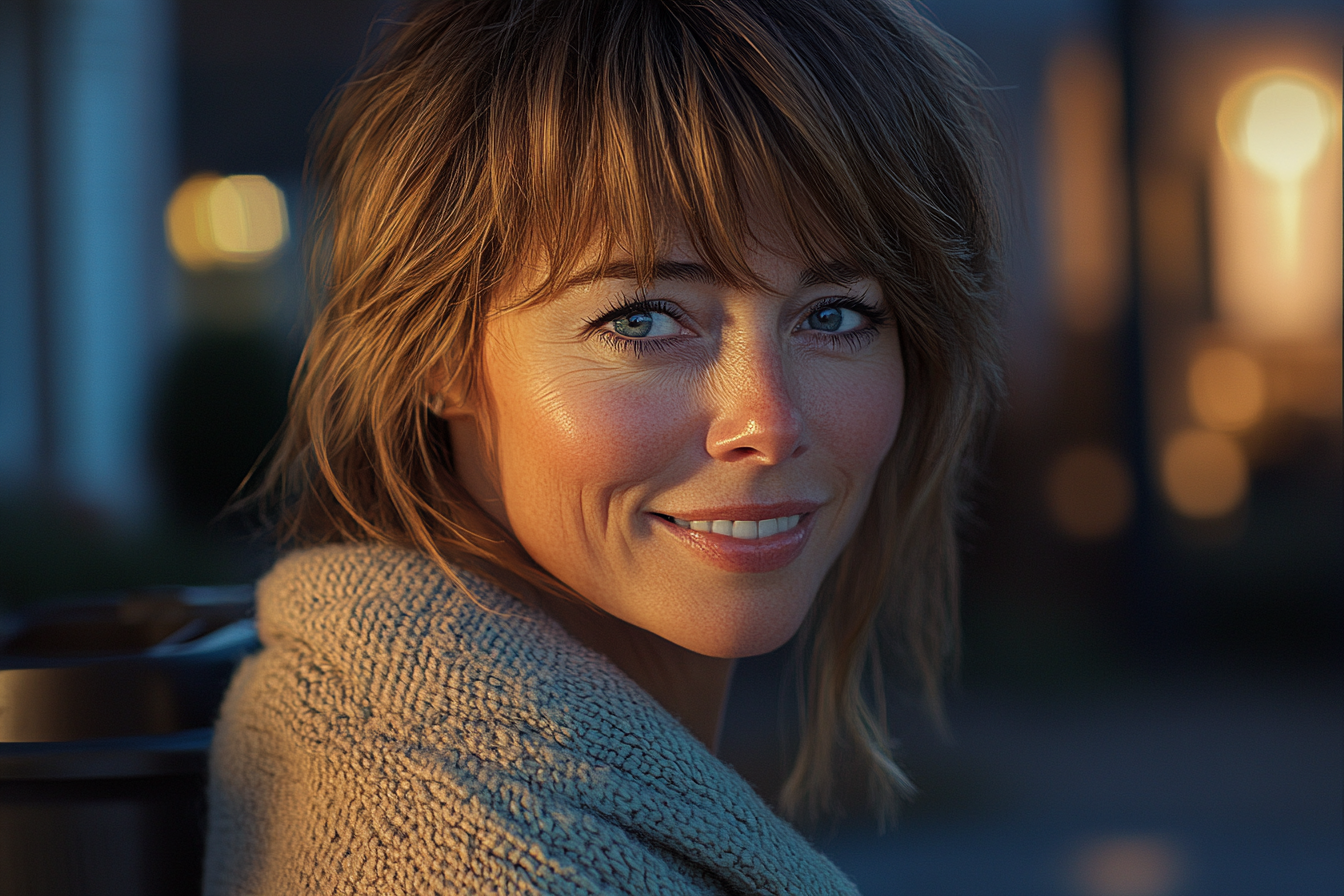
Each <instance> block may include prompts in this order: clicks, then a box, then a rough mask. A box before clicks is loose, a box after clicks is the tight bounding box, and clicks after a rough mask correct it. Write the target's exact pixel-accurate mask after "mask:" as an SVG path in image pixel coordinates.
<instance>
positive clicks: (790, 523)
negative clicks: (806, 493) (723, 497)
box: [651, 502, 820, 573]
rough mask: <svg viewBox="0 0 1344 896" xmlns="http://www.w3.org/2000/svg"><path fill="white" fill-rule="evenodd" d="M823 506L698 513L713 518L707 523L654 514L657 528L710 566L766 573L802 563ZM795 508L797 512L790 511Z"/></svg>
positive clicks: (809, 504)
mask: <svg viewBox="0 0 1344 896" xmlns="http://www.w3.org/2000/svg"><path fill="white" fill-rule="evenodd" d="M819 506H820V505H818V504H816V503H812V502H789V503H787V504H781V505H775V506H763V507H760V508H759V509H758V508H753V507H748V506H737V507H726V506H725V507H717V508H703V509H699V512H697V513H695V515H696V516H705V517H710V518H709V519H702V520H689V519H684V518H682V517H679V516H674V515H672V514H668V513H652V514H651V516H652V517H653V518H654V519H656V520H658V521H659V526H658V528H660V529H662V530H663V531H664V532H666V533H667V534H668V535H670V536H672V538H673V539H674V540H675V541H678V542H680V543H681V544H682V545H683V546H684V547H685V548H689V549H690V550H691V551H692V552H693V553H694V554H695V555H697V556H699V557H700V558H701V559H702V560H704V561H707V562H708V563H709V564H710V565H711V566H716V567H718V568H719V569H722V570H724V571H726V572H753V573H761V572H773V571H775V570H778V569H783V568H784V567H786V566H788V565H789V564H790V563H792V562H793V561H794V560H796V559H798V556H799V555H800V554H801V553H802V552H803V548H804V547H805V546H806V545H807V542H808V539H809V536H810V535H811V534H812V528H813V525H814V523H815V522H816V516H817V515H816V514H815V513H813V512H812V511H814V510H815V509H816V508H817V507H819ZM790 510H792V511H794V512H793V513H789V512H788V511H790ZM716 511H717V512H716ZM725 511H727V512H725ZM734 511H735V512H734ZM711 514H712V516H711ZM766 514H773V515H772V516H766ZM724 517H748V519H740V518H739V519H731V518H727V519H725V518H724ZM750 517H757V518H756V519H750ZM761 517H764V519H762V518H761Z"/></svg>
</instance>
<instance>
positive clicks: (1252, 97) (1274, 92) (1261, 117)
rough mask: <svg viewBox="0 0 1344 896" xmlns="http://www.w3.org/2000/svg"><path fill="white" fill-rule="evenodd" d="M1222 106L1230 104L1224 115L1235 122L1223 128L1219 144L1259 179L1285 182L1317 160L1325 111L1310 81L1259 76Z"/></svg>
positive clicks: (1322, 96) (1326, 130)
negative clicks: (1224, 142)
mask: <svg viewBox="0 0 1344 896" xmlns="http://www.w3.org/2000/svg"><path fill="white" fill-rule="evenodd" d="M1225 103H1232V104H1234V105H1233V107H1232V108H1229V109H1228V112H1227V113H1226V114H1227V115H1228V116H1233V115H1235V116H1237V117H1238V118H1239V119H1240V120H1239V122H1238V123H1237V124H1236V125H1225V126H1224V134H1225V137H1224V139H1230V140H1231V142H1232V144H1233V146H1234V148H1235V149H1236V151H1238V152H1239V153H1240V154H1241V155H1242V156H1243V157H1244V158H1245V159H1246V160H1247V161H1248V162H1250V163H1251V164H1252V165H1253V166H1255V168H1256V169H1257V170H1259V171H1260V172H1262V173H1263V174H1265V175H1267V176H1269V177H1271V178H1273V179H1274V180H1277V181H1280V182H1282V183H1291V182H1294V181H1296V180H1298V179H1299V178H1301V177H1302V175H1304V174H1306V173H1307V171H1308V170H1309V169H1310V168H1311V167H1312V166H1313V165H1315V164H1316V162H1318V161H1319V160H1320V158H1321V151H1322V150H1324V149H1325V144H1326V141H1327V140H1328V139H1329V137H1330V118H1331V114H1330V111H1331V110H1330V101H1329V97H1328V96H1327V95H1326V93H1325V91H1324V90H1322V89H1321V88H1320V87H1319V86H1317V85H1316V83H1315V82H1313V81H1311V80H1308V79H1307V78H1305V77H1303V76H1302V75H1299V74H1295V73H1275V74H1269V75H1264V76H1260V77H1257V78H1255V79H1253V80H1252V81H1251V83H1249V84H1247V85H1245V86H1244V87H1242V88H1241V90H1240V91H1233V92H1231V93H1230V94H1229V97H1228V99H1227V100H1225ZM1238 107H1239V108H1238ZM1229 131H1230V133H1228V132H1229Z"/></svg>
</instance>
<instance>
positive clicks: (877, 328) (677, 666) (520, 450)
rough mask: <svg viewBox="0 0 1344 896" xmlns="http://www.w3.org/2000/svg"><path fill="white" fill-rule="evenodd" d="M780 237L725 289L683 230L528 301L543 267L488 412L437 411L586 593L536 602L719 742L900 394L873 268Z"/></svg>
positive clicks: (494, 336) (805, 592)
mask: <svg viewBox="0 0 1344 896" xmlns="http://www.w3.org/2000/svg"><path fill="white" fill-rule="evenodd" d="M756 223H760V222H756ZM762 230H764V232H766V233H769V232H770V231H769V230H768V222H767V225H766V227H763V228H758V229H756V230H753V232H762ZM774 244H775V243H764V242H758V243H753V244H752V245H749V246H748V247H747V250H746V252H745V257H746V259H747V261H748V263H749V265H750V266H751V269H752V271H753V272H754V273H755V274H756V276H757V277H758V278H759V280H760V283H761V284H762V285H761V286H750V287H741V286H730V285H726V284H723V283H719V282H717V281H716V280H715V278H714V277H713V276H712V275H711V274H710V272H709V269H708V268H707V267H706V266H705V265H704V264H703V263H702V261H701V260H700V259H699V258H698V257H697V256H696V254H695V252H694V250H693V249H692V248H691V244H690V241H689V240H688V239H687V238H685V236H684V235H681V236H680V237H677V238H674V239H672V240H671V241H670V242H669V245H668V246H667V247H666V249H665V251H664V252H663V253H662V258H661V259H660V261H659V263H658V265H656V266H655V270H654V274H655V276H654V278H653V279H652V280H651V281H650V282H648V283H646V284H643V285H642V286H641V285H640V284H638V283H637V282H636V281H635V280H634V279H633V276H634V272H633V269H625V268H623V266H622V262H621V260H620V259H617V260H616V263H615V264H609V265H608V266H607V267H606V268H605V269H604V271H603V272H600V274H599V273H598V272H591V271H590V272H584V271H583V269H582V265H580V274H579V275H576V276H575V277H573V278H571V279H570V280H568V281H567V282H565V283H563V284H561V288H560V289H559V290H558V291H557V292H556V293H555V294H553V295H551V296H548V297H546V298H544V299H542V300H540V301H536V302H530V303H526V304H522V303H519V302H518V301H517V300H518V298H520V297H522V296H526V295H528V289H529V287H530V286H531V283H530V282H529V281H530V279H531V277H533V276H536V277H540V276H541V274H542V273H544V272H539V271H535V270H533V271H531V272H530V273H529V275H528V276H526V277H520V278H519V282H518V283H516V284H515V285H514V286H513V287H512V288H511V289H510V290H507V291H506V292H505V294H502V295H500V296H499V297H498V299H497V302H496V307H497V308H501V309H504V310H501V311H499V312H496V313H495V314H493V315H492V316H491V318H490V319H489V320H488V321H487V324H486V328H485V336H484V339H485V344H484V346H483V355H482V374H483V375H482V379H481V389H482V390H484V392H485V393H486V396H487V397H486V399H485V401H488V404H489V407H490V408H491V413H490V417H491V422H490V425H489V426H488V427H482V426H481V418H482V416H483V415H484V413H485V411H484V410H483V408H482V407H477V406H476V404H475V403H474V402H471V401H467V402H462V403H459V404H456V405H452V404H450V405H449V406H448V407H446V408H445V409H444V411H443V416H444V417H445V418H446V419H447V420H448V422H449V426H450V431H451V436H452V440H453V453H454V458H455V461H456V468H457V471H458V474H459V475H460V476H461V478H462V482H463V484H464V485H465V487H466V488H467V489H468V491H469V492H470V493H471V494H472V495H473V497H475V498H476V499H477V501H478V502H479V503H480V504H481V506H482V507H483V508H485V509H486V510H487V512H489V513H491V514H492V515H494V516H495V517H496V518H497V519H498V520H499V521H500V522H501V523H503V524H504V525H505V526H507V527H508V528H509V530H510V531H512V532H513V534H514V535H515V537H517V538H518V540H519V542H520V543H521V544H522V546H523V547H524V549H525V550H527V552H528V553H529V554H530V555H531V556H532V558H533V559H534V560H536V561H537V562H538V563H539V564H540V565H541V566H543V567H544V568H545V569H547V570H548V571H549V572H551V573H552V574H553V575H555V576H556V577H557V578H559V579H560V580H561V581H563V582H565V583H566V584H567V585H569V586H570V587H571V588H573V589H574V590H575V591H576V592H577V593H578V594H580V595H582V596H583V597H584V598H585V599H586V600H587V601H588V602H589V603H590V604H591V607H585V606H579V605H576V604H574V603H573V602H572V601H569V600H564V599H561V598H554V597H547V596H545V595H529V597H531V598H533V599H535V600H537V601H538V602H539V603H540V604H542V605H543V606H544V607H545V608H546V609H547V611H548V612H550V613H551V614H552V615H553V616H554V617H555V618H556V619H557V620H558V621H560V622H561V624H562V625H564V626H565V627H566V629H568V630H569V631H570V633H571V634H572V635H574V637H576V638H577V639H578V640H579V641H581V642H582V643H585V644H586V645H588V646H589V647H592V648H593V649H595V650H597V651H598V652H600V653H603V654H604V655H606V656H607V657H608V658H609V659H611V660H612V662H614V663H615V664H616V665H617V666H618V667H620V668H621V669H622V670H623V671H625V672H626V674H628V675H630V677H631V678H632V679H634V680H635V681H636V682H637V683H638V684H640V685H641V686H642V687H643V688H644V689H645V690H646V691H648V692H649V693H650V695H651V696H653V697H654V699H656V700H658V701H659V702H660V703H661V704H662V705H663V706H664V707H665V708H667V709H668V710H669V711H670V712H672V713H673V714H674V715H676V716H677V717H678V718H680V719H681V720H682V722H683V723H684V724H686V725H687V727H688V728H689V729H690V730H691V731H692V732H693V733H694V734H696V735H697V736H698V737H699V738H700V739H701V740H702V741H704V742H705V743H706V744H708V745H710V746H711V748H712V747H713V746H714V744H715V742H716V740H717V733H718V729H719V723H720V717H721V715H722V708H723V704H724V701H725V697H726V694H727V688H728V684H729V679H730V677H731V672H732V661H733V659H734V658H736V657H742V656H751V655H755V654H759V653H764V652H767V651H770V650H773V649H775V648H777V647H779V646H780V645H782V644H783V643H784V642H786V641H787V640H788V639H789V638H790V637H792V635H793V634H794V633H795V632H796V630H797V629H798V626H799V625H800V624H801V622H802V620H803V618H804V617H805V616H806V614H807V612H808V610H809V609H810V607H811V605H812V602H813V599H814V598H815V596H816V592H817V589H818V587H819V586H820V584H821V581H822V579H823V577H824V576H825V574H826V572H827V571H828V570H829V568H830V567H831V565H832V564H833V563H834V561H835V559H836V557H837V556H838V555H839V553H840V551H841V550H842V549H843V548H844V546H845V544H846V543H847V542H848V541H849V539H850V537H851V535H852V534H853V532H854V530H855V527H856V526H857V525H858V522H859V519H860V518H861V516H862V514H863V512H864V510H865V508H866V505H867V501H868V496H869V495H870V494H871V492H872V487H873V483H874V481H875V478H876V475H877V470H878V467H879V465H880V464H881V462H882V460H883V458H885V456H886V455H887V453H888V451H889V450H890V448H891V446H892V443H893V442H894V440H895V437H896V432H897V429H898V427H899V424H900V417H901V408H902V402H903V397H904V368H903V363H902V358H901V353H900V346H899V340H898V338H897V332H896V330H895V327H894V326H893V325H892V324H891V322H890V314H889V312H888V311H887V310H886V305H885V303H884V301H883V296H882V291H881V287H880V285H879V284H878V283H877V282H876V280H874V279H872V278H870V277H866V276H863V275H861V274H860V273H858V272H855V271H853V270H851V269H849V268H847V267H846V266H845V265H843V264H840V263H833V264H830V265H824V266H822V267H821V268H819V269H812V268H809V267H808V266H807V265H806V264H805V263H804V262H802V261H800V260H798V259H797V258H796V257H794V256H793V255H791V254H788V253H783V252H779V251H773V250H772V249H771V248H768V246H770V245H774ZM777 244H780V245H784V244H785V243H784V242H783V241H777ZM486 431H488V432H490V433H491V436H490V438H491V439H492V444H491V445H490V446H489V447H490V448H492V449H493V451H486V450H485V449H486V448H487V446H486V445H485V444H484V443H483V436H482V433H483V432H486ZM491 455H493V457H494V459H495V461H494V463H491V462H490V461H489V460H488V458H489V457H490V456H491ZM692 524H694V525H692Z"/></svg>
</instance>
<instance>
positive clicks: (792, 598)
mask: <svg viewBox="0 0 1344 896" xmlns="http://www.w3.org/2000/svg"><path fill="white" fill-rule="evenodd" d="M987 134H988V126H987V124H986V117H985V115H984V112H983V104H982V101H981V94H980V91H979V88H978V87H977V86H976V82H975V80H974V78H973V74H972V69H971V67H970V66H969V65H968V63H967V61H966V59H965V58H964V57H963V55H961V53H960V52H959V50H958V49H957V47H956V45H955V44H954V43H953V42H952V41H950V40H949V39H948V38H946V37H945V36H944V35H942V34H941V33H939V32H938V31H937V30H936V29H934V28H933V27H932V26H930V25H929V24H928V23H927V22H925V21H923V20H922V19H920V18H919V17H918V16H917V15H916V14H915V13H914V12H913V11H912V10H911V9H910V8H909V7H908V6H906V5H904V4H900V3H893V2H885V0H815V2H799V0H787V2H782V0H781V2H773V0H724V2H715V3H689V2H686V3H683V2H675V0H663V2H657V0H494V2H489V0H475V2H467V0H458V2H437V3H428V4H424V5H422V6H420V7H418V8H416V9H415V10H414V11H413V13H411V14H410V15H409V16H408V18H407V19H406V21H405V22H403V23H401V24H399V25H397V26H395V27H394V28H392V29H391V30H390V32H389V33H388V34H387V35H386V36H385V37H384V38H383V40H382V41H381V42H380V43H379V44H378V46H377V48H376V49H375V50H374V51H373V52H372V53H371V55H370V57H369V59H368V60H366V62H365V63H364V65H363V66H362V68H361V71H360V73H359V75H358V76H357V77H356V78H354V79H353V80H352V81H351V82H350V83H349V84H348V85H346V86H345V87H344V88H343V89H342V90H341V91H340V92H339V94H338V95H337V96H336V98H335V99H334V101H333V103H332V105H331V107H330V109H329V114H328V118H327V121H326V125H325V129H324V130H323V131H322V132H321V133H320V134H319V137H318V140H317V143H316V147H315V150H314V155H313V159H312V171H313V173H314V175H315V183H316V187H317V190H318V194H319V197H320V200H321V205H320V208H319V212H318V224H319V228H318V232H319V233H320V234H321V238H320V239H319V240H318V241H317V243H316V249H315V253H314V257H315V259H316V260H317V262H318V264H317V265H316V266H315V273H316V276H317V280H318V282H320V283H321V284H322V285H323V290H324V299H325V306H324V308H323V310H322V312H321V315H320V316H319V318H318V320H317V321H316V323H315V326H314V328H313V331H312V335H311V336H310V338H309V342H308V346H307V350H306V354H305V357H304V362H303V365H302V367H301V370H300V373H299V375H298V377H297V379H296V383H295V388H294V391H293V395H292V399H291V410H290V419H289V422H288V424H287V428H286V430H285V433H284V439H283V442H282V444H281V447H280V450H279V454H278V457H277V459H276V461H275V463H274V466H273V467H272V468H271V472H270V475H269V480H268V486H269V488H270V490H271V493H272V494H279V495H281V496H282V498H283V503H282V504H281V508H280V514H281V515H280V530H279V531H280V535H281V538H282V543H285V544H287V545H289V546H291V547H294V548H301V550H295V551H293V552H292V553H290V554H289V555H288V556H286V557H285V558H284V559H282V560H281V561H280V563H279V564H278V565H277V566H276V568H275V569H274V570H273V571H272V572H271V573H270V574H269V575H268V576H267V577H266V578H265V579H263V580H262V582H261V583H260V585H259V587H258V624H259V629H260V632H261V636H262V640H263V643H264V644H265V648H264V649H263V650H262V651H261V652H260V653H259V654H258V655H256V656H255V657H253V658H251V659H249V660H248V661H247V662H246V663H245V664H244V665H243V666H242V667H241V668H240V670H239V672H238V674H237V676H236V678H235V680H234V682H233V684H232V686H231V688H230V691H229V694H228V696H227V698H226V700H225V703H224V706H223V708H222V712H221V717H220V721H219V726H218V729H217V734H216V741H215V745H214V749H213V752H212V757H211V790H210V831H209V846H208V853H207V860H206V866H207V867H206V891H207V892H209V893H254V892H255V893H307V892H322V893H328V892H346V893H393V892H425V893H430V892H436V893H437V892H444V893H447V892H487V891H488V892H494V891H499V892H510V893H511V892H539V893H540V892H544V893H553V892H554V893H569V892H574V893H592V892H638V893H645V892H647V893H720V892H729V893H738V892H742V893H747V892H750V893H757V892H760V893H839V892H852V890H853V888H852V885H851V884H850V883H849V882H848V881H847V880H845V878H844V877H843V875H841V874H840V873H839V872H838V871H836V869H835V868H834V867H833V866H831V865H830V864H829V863H828V862H827V861H826V860H825V859H824V858H822V857H821V856H819V855H818V854H816V853H815V852H813V851H812V850H811V849H810V847H808V846H807V844H806V843H805V842H804V841H803V840H802V839H801V838H800V837H799V836H798V835H797V834H796V833H795V832H794V831H793V829H792V828H791V827H789V826H788V825H787V824H786V823H784V822H783V821H781V820H780V819H779V818H777V817H776V816H775V815H774V814H773V813H772V812H771V811H770V810H769V809H768V808H767V807H766V806H765V805H764V804H763V803H762V802H761V801H760V800H759V799H758V798H757V797H756V796H755V795H754V794H753V793H752V791H751V789H750V788H749V787H748V786H747V785H746V784H745V782H743V781H742V779H741V778H739V777H738V776H737V775H736V774H735V773H734V772H732V771H731V770H730V769H729V768H727V767H726V766H724V765H723V764H722V763H720V762H719V761H718V760H716V759H715V758H714V756H713V754H712V751H713V749H714V746H715V740H716V738H717V736H718V731H719V726H720V722H721V715H722V709H723V705H724V700H725V696H726V693H727V688H728V682H729V677H730V673H731V669H732V663H733V659H734V658H735V657H741V656H749V655H753V654H758V653H762V652H765V651H769V650H772V649H774V648H776V647H779V646H780V645H782V644H784V643H785V642H786V641H788V640H789V639H790V638H791V637H793V636H794V635H795V633H797V632H798V631H799V630H800V628H801V629H803V634H802V635H801V637H802V638H803V643H804V644H805V645H806V649H807V654H808V657H809V659H808V662H807V672H808V677H807V686H806V694H805V710H806V712H805V718H804V731H803V737H802V745H801V749H800V751H799V755H798V758H797V763H796V766H795V768H794V771H793V773H792V775H791V777H790V778H789V780H788V782H787V785H786V787H785V790H784V793H783V795H782V797H781V807H782V809H783V811H784V812H785V813H786V814H789V815H800V814H801V815H808V814H813V813H815V812H816V811H818V810H820V809H823V808H825V806H826V805H827V803H828V802H829V799H830V791H831V774H832V773H831V768H832V765H833V763H834V758H835V756H836V753H837V750H838V749H840V748H841V747H843V746H846V745H847V746H848V747H849V748H851V749H852V750H853V752H854V753H855V754H856V755H857V756H858V758H859V760H860V761H861V762H862V763H863V764H864V765H865V766H866V767H867V768H868V769H869V770H870V772H871V775H872V778H873V782H874V785H875V792H876V793H877V794H878V796H879V798H880V799H886V800H887V801H888V802H889V801H890V798H891V797H892V796H893V795H894V794H895V793H896V792H897V790H898V789H900V788H902V787H904V786H906V785H905V781H904V778H903V777H902V775H901V773H900V771H899V769H898V768H897V767H896V765H895V764H894V763H893V761H892V758H891V755H890V753H889V750H888V746H887V734H886V731H885V725H884V720H883V714H882V710H881V706H882V695H881V688H880V682H881V678H880V672H879V670H878V666H877V658H878V638H877V632H878V628H879V622H880V621H881V620H883V619H889V620H891V621H894V622H895V624H896V626H897V628H896V631H897V634H898V641H899V643H900V644H901V645H903V646H902V647H901V648H899V649H898V651H897V652H898V653H899V654H900V655H901V658H902V659H903V660H905V661H906V662H908V663H910V664H911V666H912V668H913V669H914V670H915V671H916V672H917V673H918V675H919V676H920V678H921V680H922V682H923V686H924V688H925V691H926V694H927V696H928V697H929V699H930V701H931V704H932V705H934V706H936V705H937V699H938V681H939V677H940V675H941V673H942V671H943V667H944V665H945V662H946V660H947V658H948V657H949V655H950V654H951V650H952V645H953V642H954V633H955V621H954V620H955V595H956V554H955V543H954V522H955V512H956V506H955V505H956V499H957V494H958V487H959V484H960V482H961V480H962V478H963V477H964V467H965V462H966V459H967V457H968V455H969V453H970V451H971V449H972V447H973V445H974V443H975V442H976V441H977V438H978V435H979V433H980V432H981V430H982V429H983V425H984V422H985V419H986V417H987V415H988V413H989V411H990V408H991V406H992V405H993V403H994V401H995V399H996V396H997V394H998V379H997V377H998V367H997V358H998V350H997V337H996V330H995V325H994V302H993V298H992V296H993V294H994V290H995V288H996V285H997V284H996V278H997V257H996V246H997V242H996V240H997V236H996V229H995V215H994V207H993V202H992V200H991V196H992V192H991V188H992V184H993V178H992V173H991V171H990V166H989V163H988V161H987V160H988V158H989V154H988V149H987V147H988V146H989V140H988V138H987Z"/></svg>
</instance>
